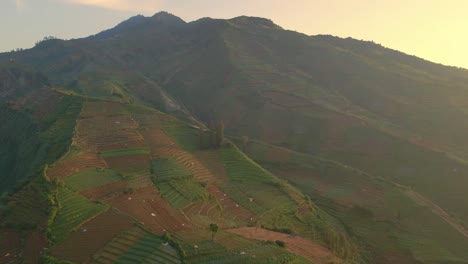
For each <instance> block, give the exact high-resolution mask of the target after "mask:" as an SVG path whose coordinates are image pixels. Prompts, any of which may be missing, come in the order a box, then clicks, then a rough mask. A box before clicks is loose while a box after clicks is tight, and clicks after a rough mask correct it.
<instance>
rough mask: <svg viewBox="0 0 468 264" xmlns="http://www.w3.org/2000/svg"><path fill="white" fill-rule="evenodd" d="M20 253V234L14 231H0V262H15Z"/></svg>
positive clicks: (17, 260)
mask: <svg viewBox="0 0 468 264" xmlns="http://www.w3.org/2000/svg"><path fill="white" fill-rule="evenodd" d="M20 253H21V234H20V233H18V232H16V231H9V230H5V231H0V263H1V264H4V263H17V262H19V259H18V258H19V254H20Z"/></svg>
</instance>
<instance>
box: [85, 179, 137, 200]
mask: <svg viewBox="0 0 468 264" xmlns="http://www.w3.org/2000/svg"><path fill="white" fill-rule="evenodd" d="M127 189H128V185H127V183H126V182H124V181H115V182H111V183H108V184H105V185H101V186H98V187H96V188H93V189H87V190H83V191H81V192H80V194H81V195H83V196H84V197H86V198H88V199H90V200H93V201H97V200H105V199H109V198H111V197H113V196H118V195H120V194H122V193H124V191H125V190H127Z"/></svg>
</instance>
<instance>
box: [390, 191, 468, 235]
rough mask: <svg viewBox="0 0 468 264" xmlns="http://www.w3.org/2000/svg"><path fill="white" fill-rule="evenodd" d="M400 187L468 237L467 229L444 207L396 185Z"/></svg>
mask: <svg viewBox="0 0 468 264" xmlns="http://www.w3.org/2000/svg"><path fill="white" fill-rule="evenodd" d="M398 186H400V187H401V188H403V191H404V192H405V193H406V194H407V195H408V196H410V197H412V198H414V199H416V200H418V201H420V202H422V203H423V204H425V205H426V206H427V207H429V208H430V209H431V211H432V212H434V213H435V214H436V215H438V216H440V217H441V218H442V219H443V220H444V221H445V222H447V223H449V224H450V225H451V226H452V227H453V228H455V229H456V230H457V231H458V232H460V234H462V235H463V236H465V237H466V238H468V230H467V229H466V228H464V227H463V226H462V225H460V224H459V223H458V221H457V219H455V218H453V217H452V216H451V215H449V214H448V213H447V212H446V211H445V210H444V209H442V208H441V207H439V206H438V205H437V204H435V203H433V202H432V201H431V200H429V199H428V198H426V197H424V196H422V195H421V194H419V193H417V192H415V191H413V190H409V189H408V188H405V187H403V186H401V185H398Z"/></svg>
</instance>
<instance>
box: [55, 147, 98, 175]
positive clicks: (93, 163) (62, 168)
mask: <svg viewBox="0 0 468 264" xmlns="http://www.w3.org/2000/svg"><path fill="white" fill-rule="evenodd" d="M94 168H107V164H106V161H105V160H104V159H102V158H100V157H98V156H97V153H96V151H91V150H89V151H82V152H80V153H78V154H76V155H75V156H73V157H71V158H69V159H66V160H64V161H60V162H58V163H56V164H54V165H52V166H51V167H49V169H48V170H47V176H48V177H49V178H51V179H53V178H59V179H62V178H65V177H67V176H70V175H72V174H75V173H78V172H80V171H83V170H87V169H94Z"/></svg>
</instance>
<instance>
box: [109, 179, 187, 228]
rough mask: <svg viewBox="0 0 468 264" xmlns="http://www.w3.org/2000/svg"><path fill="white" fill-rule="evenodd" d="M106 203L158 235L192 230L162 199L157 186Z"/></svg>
mask: <svg viewBox="0 0 468 264" xmlns="http://www.w3.org/2000/svg"><path fill="white" fill-rule="evenodd" d="M105 203H107V204H109V205H111V206H113V207H115V208H117V209H119V210H121V211H123V212H125V213H126V214H128V215H130V216H131V217H133V218H134V219H136V220H137V221H139V222H140V223H141V224H143V225H145V226H146V227H148V228H149V229H151V230H152V231H153V232H155V233H156V234H164V233H165V232H166V231H169V232H174V231H179V230H186V229H190V228H191V227H190V224H189V223H188V221H187V219H185V217H184V216H183V215H182V214H181V213H180V212H179V211H177V210H176V209H174V208H172V207H171V206H170V205H169V204H168V203H167V202H166V201H165V200H163V199H162V198H161V197H160V193H159V192H158V191H157V189H156V187H155V186H147V187H143V188H140V189H138V190H136V191H135V193H132V194H124V195H121V196H119V197H114V198H112V199H109V200H106V201H105Z"/></svg>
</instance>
